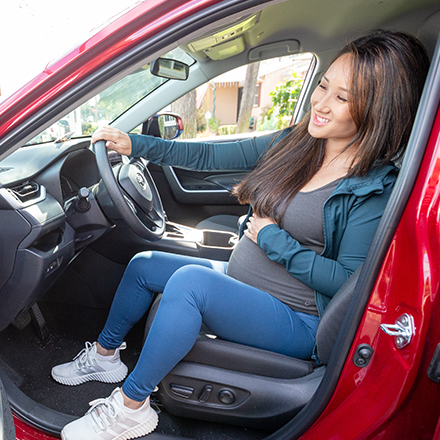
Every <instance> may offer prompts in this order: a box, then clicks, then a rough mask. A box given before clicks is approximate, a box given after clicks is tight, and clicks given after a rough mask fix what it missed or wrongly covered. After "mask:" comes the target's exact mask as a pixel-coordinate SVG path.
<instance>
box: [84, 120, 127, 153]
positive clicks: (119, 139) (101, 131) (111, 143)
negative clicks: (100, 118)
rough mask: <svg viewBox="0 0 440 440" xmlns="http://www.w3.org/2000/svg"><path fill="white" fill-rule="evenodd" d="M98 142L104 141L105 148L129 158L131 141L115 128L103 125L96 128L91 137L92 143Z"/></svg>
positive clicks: (125, 134)
mask: <svg viewBox="0 0 440 440" xmlns="http://www.w3.org/2000/svg"><path fill="white" fill-rule="evenodd" d="M98 141H106V142H105V146H106V147H107V148H108V149H110V150H115V151H116V152H118V153H119V154H123V155H124V156H130V154H131V149H132V146H131V139H130V137H129V136H128V134H127V133H124V132H123V131H121V130H118V129H117V128H114V127H110V126H109V125H104V126H103V127H101V128H98V130H96V131H95V132H94V133H93V135H92V143H93V144H94V143H95V142H98Z"/></svg>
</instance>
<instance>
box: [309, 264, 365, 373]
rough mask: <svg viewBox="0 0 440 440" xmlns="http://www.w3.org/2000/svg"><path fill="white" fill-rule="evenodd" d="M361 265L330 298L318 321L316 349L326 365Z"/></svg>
mask: <svg viewBox="0 0 440 440" xmlns="http://www.w3.org/2000/svg"><path fill="white" fill-rule="evenodd" d="M361 269H362V265H361V266H359V268H358V269H357V270H356V272H354V273H353V274H352V275H351V277H350V278H349V279H348V280H347V281H346V282H345V284H344V285H343V286H342V287H341V288H340V289H339V290H338V292H337V293H336V295H335V296H334V297H333V298H332V300H331V301H330V303H329V304H328V306H327V307H326V309H325V310H324V313H323V315H322V317H321V320H320V321H319V325H318V330H317V332H316V349H317V354H318V358H319V360H320V361H321V362H322V363H323V364H324V365H327V364H328V361H329V359H330V355H331V353H332V350H333V347H334V345H335V343H336V339H337V338H338V335H339V331H340V329H341V326H342V322H343V320H344V318H345V315H346V313H347V310H348V306H349V305H350V301H351V299H352V297H353V292H354V289H355V287H356V284H357V281H358V278H359V274H360V272H361Z"/></svg>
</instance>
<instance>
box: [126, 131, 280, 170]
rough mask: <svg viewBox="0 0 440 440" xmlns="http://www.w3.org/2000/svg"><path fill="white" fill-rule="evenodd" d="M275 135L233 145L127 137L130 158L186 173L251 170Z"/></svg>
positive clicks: (240, 141)
mask: <svg viewBox="0 0 440 440" xmlns="http://www.w3.org/2000/svg"><path fill="white" fill-rule="evenodd" d="M277 134H278V132H275V133H270V134H268V135H263V136H257V137H254V138H250V139H244V140H238V141H235V142H222V143H220V142H219V143H215V142H178V141H166V140H163V139H161V138H156V137H152V136H146V135H130V139H131V142H132V153H131V157H145V158H146V159H148V160H149V161H151V162H153V163H155V164H156V165H170V166H175V167H180V168H185V169H190V170H197V171H211V170H222V171H229V170H230V171H232V170H251V169H252V168H254V167H255V164H256V163H257V161H258V158H259V157H260V156H261V154H262V153H263V152H264V151H265V150H266V148H267V147H268V145H270V143H271V142H272V140H273V139H274V138H275V136H276V135H277Z"/></svg>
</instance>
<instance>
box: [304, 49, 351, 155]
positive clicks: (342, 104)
mask: <svg viewBox="0 0 440 440" xmlns="http://www.w3.org/2000/svg"><path fill="white" fill-rule="evenodd" d="M350 73H351V67H350V55H348V54H346V55H342V56H341V57H339V58H338V59H337V60H336V61H335V62H334V63H333V64H332V65H331V66H330V67H329V69H328V70H327V72H326V73H325V74H324V76H323V78H322V80H321V82H320V83H319V85H318V87H316V89H315V91H314V92H313V94H312V98H311V104H312V112H311V117H310V122H309V127H308V129H309V133H310V135H311V136H313V137H314V138H319V139H327V146H335V147H337V148H344V147H345V146H346V145H347V144H348V143H349V142H350V141H351V140H352V139H353V137H354V135H355V134H356V133H357V128H356V125H355V123H354V121H353V118H352V117H351V114H350V109H349V103H348V84H349V81H350Z"/></svg>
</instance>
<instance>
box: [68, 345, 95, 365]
mask: <svg viewBox="0 0 440 440" xmlns="http://www.w3.org/2000/svg"><path fill="white" fill-rule="evenodd" d="M92 348H93V344H91V343H90V342H86V347H85V348H83V349H82V350H81V351H80V352H79V353H78V354H77V355H76V356H75V358H74V359H73V360H74V361H75V365H76V368H77V369H78V370H81V369H83V368H86V367H90V366H91V365H93V364H94V363H96V359H95V358H92V357H91V356H90V353H91V351H92Z"/></svg>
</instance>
